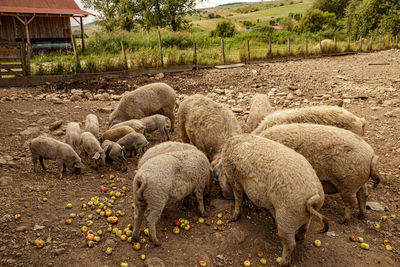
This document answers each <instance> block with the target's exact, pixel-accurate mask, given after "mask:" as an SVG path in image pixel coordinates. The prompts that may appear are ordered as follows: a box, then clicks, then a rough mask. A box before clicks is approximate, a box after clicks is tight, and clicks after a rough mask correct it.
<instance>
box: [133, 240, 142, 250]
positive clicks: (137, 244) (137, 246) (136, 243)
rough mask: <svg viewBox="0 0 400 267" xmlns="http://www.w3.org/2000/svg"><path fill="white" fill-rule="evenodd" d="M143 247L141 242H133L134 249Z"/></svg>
mask: <svg viewBox="0 0 400 267" xmlns="http://www.w3.org/2000/svg"><path fill="white" fill-rule="evenodd" d="M141 248H142V244H140V243H139V242H135V243H133V249H134V250H136V251H137V250H140V249H141Z"/></svg>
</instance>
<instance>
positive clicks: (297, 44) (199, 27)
mask: <svg viewBox="0 0 400 267" xmlns="http://www.w3.org/2000/svg"><path fill="white" fill-rule="evenodd" d="M312 2H313V1H312V0H304V1H299V0H297V1H288V0H283V1H271V2H259V3H247V4H232V5H227V6H219V7H215V8H208V9H201V10H199V13H198V14H197V15H196V16H191V17H188V18H189V19H190V20H191V22H192V25H193V26H192V28H191V29H190V30H187V31H180V32H172V31H170V30H168V29H163V30H161V36H162V43H163V61H164V65H165V66H172V65H180V64H193V43H196V45H197V54H198V56H197V62H198V64H199V65H215V64H221V63H223V62H222V56H221V38H219V37H211V36H210V32H211V30H213V29H214V28H215V26H216V25H217V23H218V22H219V21H222V20H227V19H229V20H231V21H232V22H233V23H234V24H235V26H236V29H237V31H238V33H237V34H236V35H235V36H234V37H232V38H225V40H224V43H225V55H226V63H236V62H244V61H247V60H248V59H247V51H246V41H247V40H250V60H256V59H266V58H270V57H281V56H288V55H289V51H288V45H287V42H288V39H290V44H291V48H290V56H301V57H304V56H305V37H307V38H308V52H309V55H313V54H319V53H320V52H321V51H320V48H319V43H318V42H319V39H321V40H324V39H330V41H325V43H326V44H324V45H323V52H324V53H330V52H334V51H335V49H334V46H333V41H332V40H333V38H334V37H336V39H337V46H336V52H343V51H347V50H350V51H357V50H358V49H359V42H358V41H357V40H351V43H350V49H348V48H347V37H346V36H345V34H343V33H342V32H336V31H335V30H329V31H326V32H320V33H316V34H297V33H294V32H289V31H285V30H270V29H269V28H268V27H262V26H266V25H269V20H271V19H274V20H276V19H277V18H279V17H280V18H284V17H287V16H288V14H289V13H294V14H296V13H300V14H303V13H304V12H306V11H307V10H308V9H309V8H310V7H311V5H312ZM211 13H213V14H214V16H217V15H218V17H219V18H214V19H208V16H209V14H211ZM243 21H251V22H252V23H253V24H254V26H255V27H254V28H250V29H246V27H245V26H244V25H243V23H242V22H243ZM257 21H258V22H257ZM85 32H86V34H88V35H89V38H87V40H86V43H87V46H86V47H87V49H86V51H85V52H83V53H82V52H81V51H80V63H81V67H80V68H79V69H77V65H76V60H75V58H74V56H73V53H65V52H56V53H51V54H47V55H44V56H39V55H33V57H32V63H33V64H32V73H33V74H34V75H44V74H63V73H75V72H101V71H113V70H121V69H124V68H126V63H125V61H124V59H123V57H122V52H121V41H122V42H123V43H124V46H125V49H126V55H127V62H128V67H129V68H130V69H136V68H143V67H158V66H160V56H159V55H160V53H159V50H158V38H157V31H156V30H152V31H150V32H147V31H137V32H121V31H117V32H113V33H104V32H102V31H100V30H99V28H98V27H97V26H95V25H92V26H90V27H88V28H87V29H86V30H85ZM269 39H271V51H269V49H268V42H269ZM77 41H78V47H79V44H80V40H79V39H78V40H77ZM368 44H369V40H364V41H363V50H364V51H365V50H367V48H368V47H367V46H368ZM386 44H387V42H386V41H384V40H383V41H382V44H381V48H386V47H385V46H386ZM392 44H393V42H392ZM378 47H379V44H378V36H374V42H373V49H378Z"/></svg>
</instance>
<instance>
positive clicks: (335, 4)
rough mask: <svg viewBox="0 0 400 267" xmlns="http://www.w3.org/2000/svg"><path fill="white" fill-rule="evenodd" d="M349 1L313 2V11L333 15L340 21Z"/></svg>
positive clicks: (326, 0)
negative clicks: (317, 10)
mask: <svg viewBox="0 0 400 267" xmlns="http://www.w3.org/2000/svg"><path fill="white" fill-rule="evenodd" d="M349 2H350V0H315V1H314V4H313V8H314V9H319V10H321V11H327V12H330V13H335V15H336V18H338V19H341V18H343V17H344V15H345V13H346V7H347V6H348V5H349Z"/></svg>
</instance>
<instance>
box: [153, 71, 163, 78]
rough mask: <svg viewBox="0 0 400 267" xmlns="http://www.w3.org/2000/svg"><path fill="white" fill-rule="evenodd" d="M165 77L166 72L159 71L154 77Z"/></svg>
mask: <svg viewBox="0 0 400 267" xmlns="http://www.w3.org/2000/svg"><path fill="white" fill-rule="evenodd" d="M164 77H165V75H164V73H162V72H160V73H157V74H156V75H154V78H156V79H157V80H161V79H163V78H164Z"/></svg>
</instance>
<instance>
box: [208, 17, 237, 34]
mask: <svg viewBox="0 0 400 267" xmlns="http://www.w3.org/2000/svg"><path fill="white" fill-rule="evenodd" d="M235 33H236V28H235V24H233V23H232V22H231V21H229V20H224V21H220V22H218V24H217V26H216V27H215V30H212V31H211V36H213V37H216V36H217V37H232V36H234V35H235Z"/></svg>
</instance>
